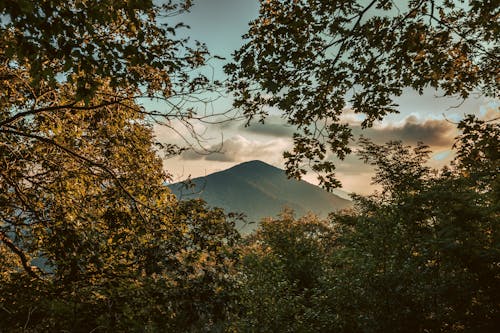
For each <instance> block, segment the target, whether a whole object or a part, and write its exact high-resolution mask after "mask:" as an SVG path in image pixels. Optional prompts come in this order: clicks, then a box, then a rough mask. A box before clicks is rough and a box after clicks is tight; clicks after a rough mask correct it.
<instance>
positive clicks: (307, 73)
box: [226, 0, 500, 188]
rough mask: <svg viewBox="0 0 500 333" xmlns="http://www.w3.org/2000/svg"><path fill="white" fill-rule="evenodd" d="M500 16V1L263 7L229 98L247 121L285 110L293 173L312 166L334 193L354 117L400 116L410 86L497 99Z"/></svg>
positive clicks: (233, 72) (270, 0)
mask: <svg viewBox="0 0 500 333" xmlns="http://www.w3.org/2000/svg"><path fill="white" fill-rule="evenodd" d="M498 15H499V11H498V4H497V2H496V1H493V0H489V1H476V0H469V1H450V0H442V1H441V0H440V1H436V0H413V1H405V2H404V3H403V2H395V1H390V0H372V1H350V0H338V1H330V0H297V1H284V0H261V1H260V14H259V17H258V18H257V19H256V20H255V21H253V22H251V25H250V28H249V31H248V33H247V34H246V35H245V36H244V37H245V38H246V39H247V42H246V44H245V45H243V46H242V47H241V48H240V49H239V50H237V51H236V52H235V53H234V63H233V64H229V65H227V66H226V72H227V74H228V75H229V76H230V84H229V90H230V91H231V92H232V93H233V94H234V96H235V102H234V105H235V106H237V107H240V108H241V109H242V110H243V111H244V113H245V115H246V116H247V118H248V121H249V122H250V121H251V120H252V119H254V118H257V119H258V120H260V121H264V119H265V118H266V116H267V115H268V114H269V112H270V111H271V110H278V111H279V112H281V113H282V114H283V117H284V118H285V119H286V120H287V121H288V123H289V124H291V125H293V126H295V127H296V128H297V131H296V133H295V134H294V136H293V139H294V148H293V150H292V151H290V152H286V153H285V157H286V159H287V164H286V166H287V171H288V173H289V174H290V175H291V176H294V177H300V176H301V175H302V174H304V173H305V171H306V170H305V168H304V163H305V162H309V164H310V165H311V166H312V169H313V170H314V171H316V172H318V173H319V180H320V181H321V183H322V184H323V185H324V186H325V187H326V188H331V187H334V186H338V185H339V182H338V181H337V180H336V179H335V177H334V173H333V171H334V169H335V166H334V164H333V163H332V162H331V161H330V160H329V154H328V152H329V151H331V152H332V153H333V154H335V155H336V156H337V157H339V158H341V159H342V158H344V157H345V156H346V154H348V153H350V149H349V147H348V143H349V141H350V139H351V137H352V133H351V129H350V128H349V126H348V124H346V123H343V122H342V120H341V118H340V117H341V115H342V113H343V112H344V111H345V110H346V109H348V108H351V109H353V110H354V112H356V113H361V114H363V115H364V116H365V118H364V121H363V127H368V126H371V125H372V124H373V122H374V121H376V120H381V119H383V118H384V116H385V115H387V114H389V113H394V112H397V111H398V106H397V105H396V104H395V103H394V98H395V97H397V96H400V95H401V94H402V93H403V91H404V89H405V88H411V89H414V90H416V91H418V92H419V93H420V94H422V93H423V91H424V89H425V88H426V87H432V88H435V89H439V90H440V91H442V92H443V93H444V95H446V96H451V95H458V96H460V97H462V98H467V97H468V96H469V95H470V94H471V93H476V92H479V93H481V94H484V95H486V96H498V88H499V86H498V84H499V81H498V74H499V73H498V68H499V67H500V66H499V57H498V53H499V44H498V42H499V38H500V37H499V36H500V27H499V23H498V22H499V21H498Z"/></svg>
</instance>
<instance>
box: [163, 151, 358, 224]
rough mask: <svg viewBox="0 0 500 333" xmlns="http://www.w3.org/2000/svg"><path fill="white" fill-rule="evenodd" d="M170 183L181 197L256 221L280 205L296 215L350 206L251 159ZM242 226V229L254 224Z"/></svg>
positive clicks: (324, 211) (323, 215)
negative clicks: (202, 201) (188, 186)
mask: <svg viewBox="0 0 500 333" xmlns="http://www.w3.org/2000/svg"><path fill="white" fill-rule="evenodd" d="M191 186H193V187H190V188H186V185H185V184H184V183H175V184H171V185H169V187H170V189H171V190H172V192H173V193H174V194H175V195H176V196H177V197H178V198H179V199H180V200H182V199H192V198H201V199H203V200H205V201H206V202H207V203H208V204H209V205H210V206H213V207H221V208H224V209H225V210H226V211H227V212H241V213H244V214H245V215H246V216H247V220H248V221H251V222H258V221H260V219H261V218H263V217H266V216H276V215H277V214H279V212H280V211H281V210H282V208H283V207H289V208H292V209H293V210H294V211H295V213H296V214H297V215H298V216H301V215H304V214H306V213H307V212H313V213H316V214H318V215H320V216H322V217H326V215H327V214H328V213H329V212H331V211H334V210H339V209H342V208H346V207H349V206H351V201H349V200H346V199H343V198H341V197H339V196H337V195H335V194H332V193H329V192H327V191H325V190H323V189H322V188H320V187H318V186H315V185H312V184H310V183H307V182H305V181H302V180H295V179H288V177H287V176H286V174H285V171H284V170H281V169H278V168H276V167H274V166H272V165H269V164H267V163H264V162H262V161H250V162H245V163H242V164H239V165H236V166H234V167H232V168H230V169H227V170H224V171H220V172H216V173H213V174H210V175H208V176H205V177H199V178H194V179H192V180H191ZM251 226H253V227H249V226H248V227H245V228H243V230H242V232H245V233H246V232H250V231H251V230H252V229H254V228H255V224H253V225H251Z"/></svg>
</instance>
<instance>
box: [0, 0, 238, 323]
mask: <svg viewBox="0 0 500 333" xmlns="http://www.w3.org/2000/svg"><path fill="white" fill-rule="evenodd" d="M189 6H190V1H169V2H168V3H166V4H163V5H156V4H154V3H153V2H152V1H129V2H116V1H80V0H75V1H36V2H33V1H7V2H5V1H4V2H2V3H1V4H0V15H1V17H2V22H1V23H0V189H1V190H0V253H1V254H2V259H1V260H0V265H1V266H0V271H1V272H2V273H1V275H0V279H1V281H0V311H1V313H2V314H1V315H0V327H2V329H4V328H5V329H8V330H9V331H13V332H15V331H59V330H66V331H75V332H78V331H81V332H89V331H125V330H127V331H138V332H144V331H147V330H149V331H207V330H215V329H217V328H218V327H220V326H221V325H222V324H223V323H224V320H225V319H226V318H227V317H228V316H229V315H230V312H231V311H229V310H230V306H231V304H232V299H231V298H230V295H231V293H232V288H233V285H234V281H233V275H232V271H231V270H232V265H233V264H234V262H235V261H236V260H237V254H236V253H235V252H234V251H233V250H232V244H233V243H234V242H235V241H236V239H237V238H238V236H237V233H236V232H235V230H234V223H233V221H232V219H231V218H230V217H226V216H225V215H224V214H223V212H222V211H220V210H216V209H208V208H207V207H205V206H204V204H203V203H202V202H198V201H193V202H186V203H179V202H177V201H176V200H175V198H174V196H173V195H172V194H170V192H169V190H168V189H167V187H166V186H165V181H166V180H167V179H168V175H167V174H166V173H165V172H164V171H163V169H162V162H161V160H160V159H159V158H158V156H157V155H156V153H157V152H158V147H156V146H154V145H153V143H154V138H153V134H152V128H151V125H152V124H153V123H154V121H156V120H158V121H159V120H162V121H168V120H170V119H172V118H173V117H177V118H179V119H181V120H185V121H187V122H188V123H187V124H188V125H189V121H190V120H192V119H194V118H195V117H196V115H195V114H194V113H193V110H189V109H187V108H181V107H179V106H178V104H177V102H179V99H186V98H189V96H190V94H196V93H198V92H199V91H200V89H206V88H207V89H208V87H210V86H211V83H210V82H209V81H208V80H207V79H206V78H205V77H203V76H202V75H197V74H193V73H194V72H196V70H197V69H199V68H200V66H202V65H203V64H204V63H205V61H206V59H207V57H208V53H207V51H206V48H205V47H204V46H203V45H202V44H197V43H196V44H194V45H191V44H190V42H189V41H188V39H183V38H178V37H176V35H175V33H176V31H177V30H178V29H179V28H182V24H177V25H175V26H172V25H171V20H172V19H171V16H172V15H177V14H179V13H182V12H184V11H186V10H187V9H188V8H189ZM143 97H148V98H159V99H162V100H164V101H165V102H166V103H167V104H168V103H171V104H170V105H171V108H170V109H168V110H160V111H152V110H145V109H144V108H143V107H141V106H140V104H139V103H138V101H139V100H140V98H143ZM195 97H196V96H195ZM166 149H167V153H175V152H177V151H178V149H176V147H174V146H168V145H167V147H166ZM4 254H5V257H4V256H3V255H4Z"/></svg>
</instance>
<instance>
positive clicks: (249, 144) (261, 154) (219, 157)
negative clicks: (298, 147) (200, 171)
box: [182, 135, 290, 163]
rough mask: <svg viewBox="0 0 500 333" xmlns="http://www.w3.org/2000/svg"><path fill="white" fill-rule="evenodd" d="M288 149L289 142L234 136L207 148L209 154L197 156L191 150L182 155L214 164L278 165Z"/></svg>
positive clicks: (187, 158)
mask: <svg viewBox="0 0 500 333" xmlns="http://www.w3.org/2000/svg"><path fill="white" fill-rule="evenodd" d="M288 148H290V141H289V140H285V139H273V140H268V141H260V140H250V139H247V138H245V137H243V136H241V135H235V136H233V137H231V138H229V139H227V140H225V141H224V142H223V143H222V144H221V145H214V146H212V147H209V150H210V151H214V152H212V153H209V154H199V153H197V152H194V151H192V150H190V151H186V152H184V153H183V154H182V159H184V160H206V161H216V162H244V161H249V160H265V161H267V162H270V163H278V162H279V161H281V159H282V153H283V151H285V150H287V149H288Z"/></svg>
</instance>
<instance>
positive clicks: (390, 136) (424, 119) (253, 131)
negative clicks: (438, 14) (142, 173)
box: [155, 0, 498, 194]
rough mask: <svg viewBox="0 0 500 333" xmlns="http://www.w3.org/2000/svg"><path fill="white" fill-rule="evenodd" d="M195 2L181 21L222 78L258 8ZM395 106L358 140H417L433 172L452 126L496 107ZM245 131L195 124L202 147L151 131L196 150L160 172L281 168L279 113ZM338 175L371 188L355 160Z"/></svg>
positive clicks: (433, 102) (283, 129)
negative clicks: (252, 163)
mask: <svg viewBox="0 0 500 333" xmlns="http://www.w3.org/2000/svg"><path fill="white" fill-rule="evenodd" d="M193 3H194V6H193V8H192V9H191V12H190V13H189V14H187V15H186V16H183V17H182V18H181V19H182V21H183V22H184V23H186V24H188V25H189V26H190V30H189V31H187V34H188V35H189V36H191V38H192V39H194V40H199V41H202V42H204V43H205V44H206V45H207V47H208V49H209V50H210V52H211V53H212V54H217V55H219V56H222V57H224V58H226V59H227V60H226V61H224V60H220V61H219V60H216V61H214V62H212V68H213V73H214V77H215V78H216V79H223V72H222V66H223V64H224V63H226V62H227V61H229V60H230V56H231V53H232V52H233V51H234V50H236V49H238V48H239V47H240V46H242V45H243V43H244V41H243V39H242V37H241V36H242V35H243V34H245V33H246V31H247V28H248V23H249V22H250V21H251V20H252V19H254V18H256V17H257V15H258V6H259V5H258V1H257V0H198V1H193ZM211 70H212V69H211ZM396 101H397V103H398V104H399V105H400V113H399V114H393V115H389V116H388V117H386V118H385V119H384V120H383V121H382V122H379V123H376V124H375V126H374V127H373V128H371V129H368V130H365V131H363V135H364V136H366V137H369V138H371V139H372V140H374V141H375V142H377V143H380V144H382V143H384V142H387V141H389V140H403V142H405V143H406V144H410V145H415V144H416V143H417V142H418V141H423V142H424V143H425V144H427V145H429V146H430V147H431V149H432V150H433V152H434V153H433V155H432V157H431V160H430V162H429V164H430V165H431V166H433V167H436V168H439V167H441V166H443V165H444V164H447V163H449V161H450V160H451V159H452V157H453V155H452V153H451V151H450V148H451V146H452V144H453V138H454V137H455V136H456V135H457V132H456V130H455V125H454V124H453V123H454V122H457V121H458V120H460V119H461V118H463V116H464V114H468V113H475V114H478V115H480V116H483V117H486V118H489V117H493V116H498V101H497V102H494V101H491V100H488V99H485V98H483V97H480V98H470V99H468V100H467V101H465V102H463V103H461V101H460V100H457V99H454V98H443V97H440V96H439V93H438V92H436V91H433V90H430V89H429V90H426V91H425V92H424V94H423V95H422V96H421V95H419V94H418V93H416V92H414V91H411V90H406V91H405V92H404V93H403V95H402V96H401V97H399V98H398V99H397V100H396ZM230 108H231V98H230V97H229V96H222V97H221V98H218V99H217V100H216V101H214V102H211V103H207V104H205V105H202V106H200V107H199V109H198V111H199V112H202V113H203V112H224V111H226V110H229V109H230ZM235 112H237V111H235ZM495 114H496V115H495ZM343 120H345V121H346V122H349V124H351V126H352V128H353V133H354V134H355V135H356V136H358V135H359V134H361V132H362V131H361V128H360V121H361V119H360V118H359V116H358V115H355V114H354V113H349V112H347V113H346V114H345V115H344V119H343ZM244 124H245V122H244V121H242V120H240V121H231V122H227V123H224V124H221V125H217V126H207V125H204V124H201V123H194V124H193V129H194V130H195V131H196V132H197V134H198V137H199V138H201V139H202V141H201V146H200V145H199V144H198V142H196V140H194V139H193V138H192V137H191V133H190V129H187V128H184V127H183V126H182V125H181V124H179V123H175V122H174V123H172V127H174V128H175V129H176V132H178V133H175V132H173V131H172V130H170V129H169V128H167V127H164V126H156V127H155V134H156V137H157V139H158V140H159V141H160V142H163V143H179V144H183V142H184V139H187V141H188V142H190V143H192V144H194V147H195V149H194V150H190V151H187V152H185V153H183V154H182V155H181V156H178V157H174V158H169V159H166V160H165V161H164V167H165V170H166V171H167V172H169V173H170V174H171V175H172V176H173V180H174V181H181V180H184V179H186V178H187V177H191V178H194V177H199V176H205V175H208V174H210V173H213V172H216V171H220V170H224V169H227V168H229V167H232V166H234V165H236V164H239V163H242V162H245V161H249V160H255V159H258V160H262V161H264V162H267V163H269V164H272V165H274V166H276V167H279V168H284V159H283V157H282V153H283V151H285V150H287V149H289V148H291V147H292V142H291V135H292V133H293V129H292V128H290V127H289V126H287V125H286V124H285V121H284V120H283V119H282V118H281V117H280V116H279V114H275V115H271V116H270V117H269V118H268V119H267V120H266V123H265V124H264V125H262V124H257V123H256V124H252V125H251V126H249V127H245V126H244ZM193 129H191V130H193ZM207 151H213V152H212V153H207ZM336 174H337V177H338V179H339V180H340V181H341V182H342V184H343V188H342V190H343V191H345V192H348V193H351V192H355V193H358V194H369V193H371V192H372V191H373V190H374V189H376V187H375V186H373V185H371V177H372V176H373V170H372V168H371V167H370V166H367V165H365V164H363V162H362V161H360V160H359V159H358V158H357V157H356V156H355V155H351V156H348V157H347V158H346V159H345V160H344V161H339V162H338V163H337V171H336ZM315 177H316V176H315V175H314V174H311V173H309V174H307V175H306V176H305V177H304V180H306V181H309V182H311V183H316V179H315Z"/></svg>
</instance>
